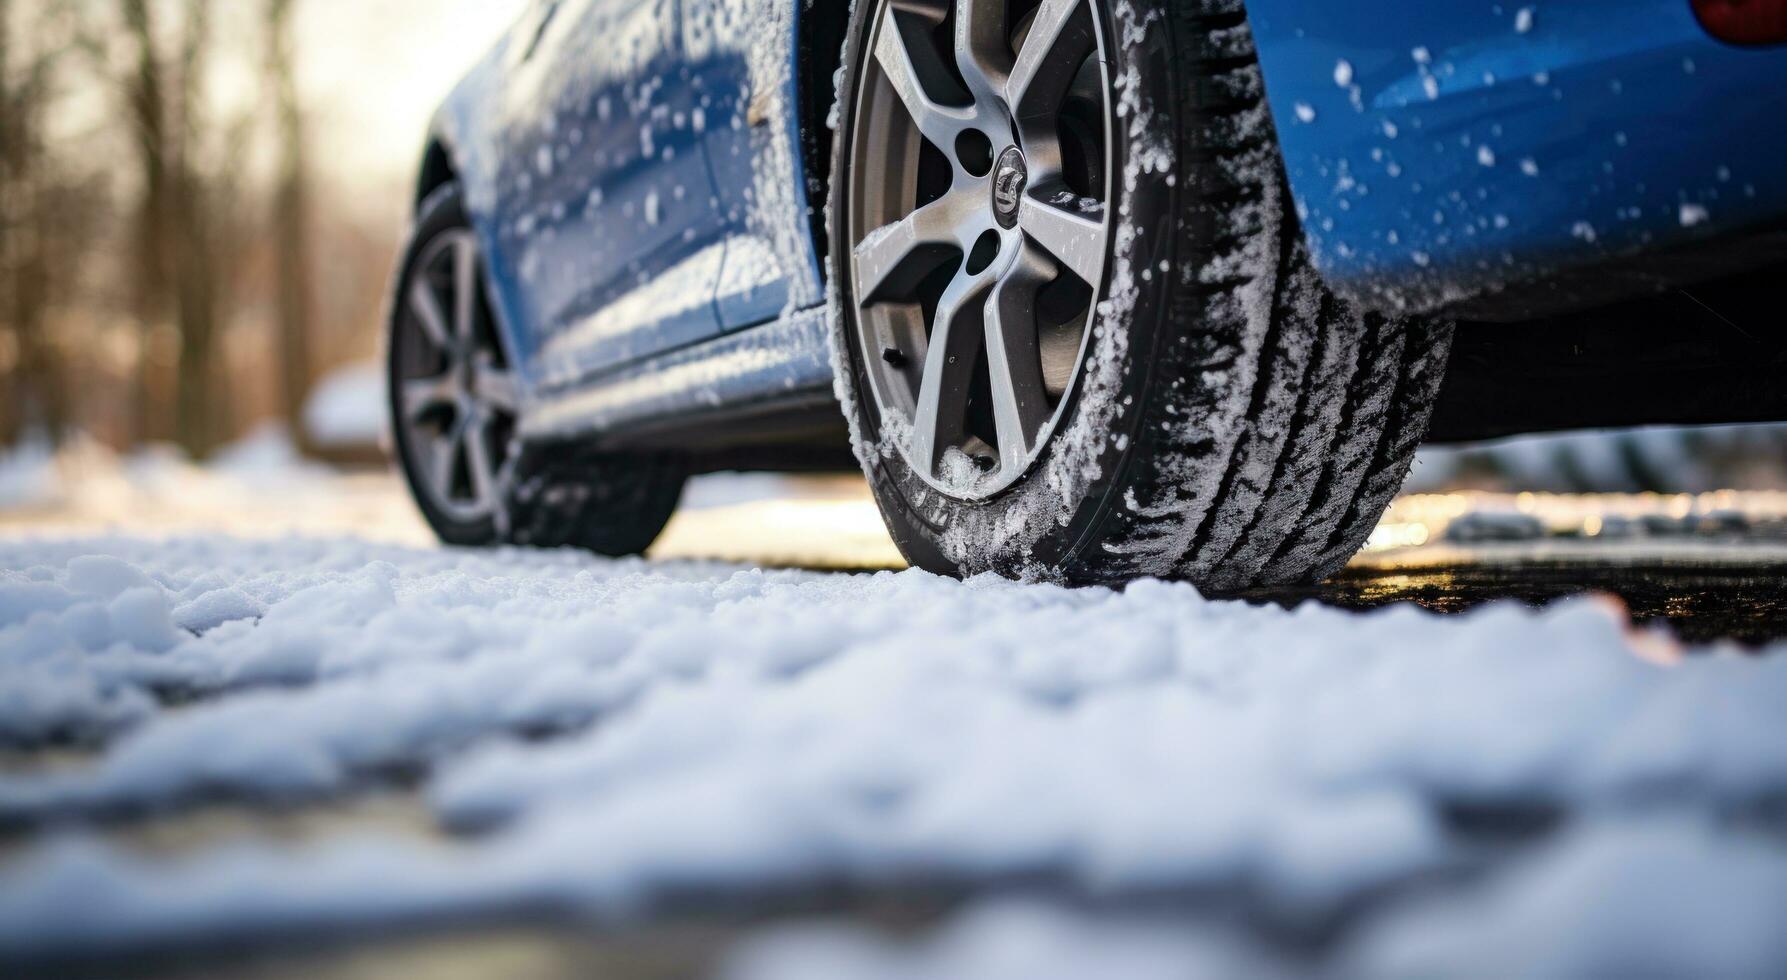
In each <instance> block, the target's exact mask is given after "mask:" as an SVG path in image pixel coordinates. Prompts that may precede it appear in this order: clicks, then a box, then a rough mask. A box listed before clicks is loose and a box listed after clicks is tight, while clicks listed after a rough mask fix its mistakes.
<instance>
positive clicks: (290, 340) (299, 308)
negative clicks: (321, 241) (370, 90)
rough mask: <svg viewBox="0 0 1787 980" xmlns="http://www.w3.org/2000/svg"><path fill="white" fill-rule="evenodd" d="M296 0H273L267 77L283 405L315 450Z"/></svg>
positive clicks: (303, 447) (297, 436)
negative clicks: (273, 125) (274, 161)
mask: <svg viewBox="0 0 1787 980" xmlns="http://www.w3.org/2000/svg"><path fill="white" fill-rule="evenodd" d="M294 6H295V4H294V2H293V0H267V18H266V19H267V81H268V85H269V87H270V88H271V89H272V96H273V108H274V112H275V117H276V122H277V127H278V133H277V137H276V139H277V146H278V169H277V173H276V175H275V178H274V179H275V186H274V189H273V228H272V233H273V259H274V265H275V267H274V271H273V275H274V296H275V303H274V305H275V315H276V318H277V322H278V329H279V367H280V382H281V398H282V400H281V405H282V409H283V414H284V416H285V422H286V429H287V431H288V432H290V433H291V436H292V438H293V440H295V441H296V443H297V445H298V449H299V451H301V452H304V453H306V454H308V453H309V452H310V451H311V448H312V447H311V445H310V438H309V432H308V431H307V430H306V428H305V426H304V401H305V398H306V397H307V396H308V395H309V393H310V386H311V383H312V381H313V380H314V377H313V374H312V370H313V369H312V359H311V350H310V338H311V331H312V330H313V327H314V324H313V323H312V317H313V315H314V313H313V307H312V303H311V282H312V280H311V268H310V226H309V206H310V186H309V179H310V175H309V171H308V168H307V166H306V163H305V132H304V113H303V106H302V103H301V102H300V101H299V98H298V85H297V77H296V76H297V73H296V70H295V66H294V64H293V59H292V10H293V7H294Z"/></svg>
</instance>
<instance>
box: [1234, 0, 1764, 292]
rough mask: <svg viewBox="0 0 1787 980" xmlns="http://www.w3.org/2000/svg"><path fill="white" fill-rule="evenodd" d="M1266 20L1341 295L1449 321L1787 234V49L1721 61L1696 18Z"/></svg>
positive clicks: (1659, 4) (1493, 8) (1278, 86)
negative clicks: (1544, 283)
mask: <svg viewBox="0 0 1787 980" xmlns="http://www.w3.org/2000/svg"><path fill="white" fill-rule="evenodd" d="M1248 6H1249V15H1250V19H1251V20H1252V23H1253V29H1254V34H1255V37H1256V39H1257V42H1258V46H1259V50H1260V58H1261V62H1262V65H1263V67H1264V69H1265V77H1266V90H1267V95H1268V97H1269V101H1270V103H1271V106H1272V111H1273V114H1274V116H1275V118H1276V119H1277V121H1278V130H1279V137H1280V141H1281V144H1282V146H1283V149H1284V156H1285V162H1286V167H1287V170H1288V171H1289V174H1290V179H1291V185H1292V190H1293V193H1294V195H1295V197H1296V200H1297V202H1298V206H1299V209H1300V212H1301V213H1302V215H1303V217H1304V222H1305V228H1306V230H1307V233H1308V237H1309V241H1310V244H1311V247H1312V251H1313V252H1314V256H1315V260H1316V265H1317V267H1318V268H1319V269H1321V270H1322V272H1323V273H1324V275H1325V276H1326V277H1327V278H1328V280H1329V281H1330V283H1331V284H1333V285H1335V286H1338V287H1340V288H1343V289H1350V290H1352V291H1354V292H1357V293H1364V294H1367V295H1369V296H1372V297H1374V298H1376V299H1378V300H1380V301H1384V302H1387V303H1389V304H1390V305H1405V306H1415V307H1424V306H1432V305H1434V304H1435V303H1437V302H1440V301H1443V300H1446V299H1452V298H1457V297H1459V296H1460V295H1461V294H1466V293H1470V292H1474V291H1478V290H1482V289H1485V288H1495V287H1497V286H1500V285H1502V284H1504V283H1507V282H1511V281H1519V280H1522V279H1527V278H1533V277H1538V276H1543V275H1548V274H1551V273H1554V272H1558V271H1562V270H1566V269H1569V268H1571V267H1575V266H1581V265H1586V264H1592V263H1595V262H1597V261H1601V260H1604V259H1606V258H1607V257H1609V256H1614V255H1620V254H1626V253H1631V252H1635V251H1640V250H1645V251H1648V250H1659V249H1665V248H1669V247H1672V246H1676V245H1682V244H1689V243H1693V242H1695V241H1699V240H1703V239H1706V238H1709V237H1712V236H1716V235H1720V234H1722V233H1725V232H1730V231H1733V230H1737V229H1741V228H1745V227H1749V226H1753V225H1757V224H1762V223H1767V222H1771V221H1778V220H1781V219H1783V218H1787V179H1783V178H1787V50H1783V49H1780V48H1774V49H1739V48H1733V47H1728V46H1725V45H1722V44H1720V43H1718V42H1716V41H1713V40H1711V39H1710V38H1708V37H1707V35H1706V34H1705V32H1704V31H1703V30H1702V29H1701V28H1700V26H1699V24H1698V23H1697V22H1696V21H1695V19H1694V15H1693V13H1692V11H1691V9H1690V8H1689V4H1688V2H1687V0H1568V2H1565V0H1553V2H1535V3H1527V4H1522V3H1518V2H1509V3H1502V4H1495V3H1489V2H1469V3H1464V2H1433V3H1407V2H1401V0H1396V2H1392V0H1350V2H1346V3H1329V2H1311V0H1250V2H1249V4H1248ZM1522 10H1525V11H1527V13H1526V15H1525V16H1524V17H1523V15H1522V14H1521V11H1522ZM1527 18H1530V20H1528V19H1527ZM1523 24H1525V25H1526V26H1527V28H1528V29H1527V30H1525V31H1522V30H1520V29H1519V28H1520V27H1521V26H1522V25H1523ZM1423 52H1424V53H1425V57H1426V62H1425V63H1422V61H1420V60H1419V55H1420V54H1421V53H1423ZM1343 61H1344V62H1345V63H1346V66H1347V67H1345V68H1342V67H1340V66H1341V63H1342V62H1343ZM1348 68H1350V72H1351V79H1350V84H1346V85H1343V84H1341V82H1342V81H1344V80H1346V75H1347V69H1348Z"/></svg>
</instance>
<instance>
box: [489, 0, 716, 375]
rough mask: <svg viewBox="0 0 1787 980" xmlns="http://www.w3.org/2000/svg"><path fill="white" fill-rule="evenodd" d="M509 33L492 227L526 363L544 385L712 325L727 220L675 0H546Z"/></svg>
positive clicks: (705, 332) (691, 336)
mask: <svg viewBox="0 0 1787 980" xmlns="http://www.w3.org/2000/svg"><path fill="white" fill-rule="evenodd" d="M547 8H550V9H547ZM535 18H537V19H535ZM513 43H514V44H515V45H518V46H524V49H525V50H524V53H523V55H522V56H521V57H520V58H519V59H518V60H517V61H516V62H515V63H514V64H513V65H512V67H511V68H510V71H509V77H508V79H507V83H506V85H505V89H504V93H503V99H504V103H505V104H504V106H503V110H502V111H503V116H504V118H505V119H506V120H508V121H509V125H508V127H507V139H508V141H509V143H508V146H507V148H506V152H505V153H504V154H503V156H502V162H501V164H500V167H501V168H502V169H501V173H500V175H499V179H498V191H497V201H496V204H495V207H496V211H497V217H498V220H497V221H496V222H495V235H496V239H497V248H496V250H497V251H498V252H499V253H500V255H501V257H502V258H503V259H504V260H506V261H507V263H508V265H509V270H508V271H509V273H510V274H511V275H512V277H513V280H514V281H517V282H519V283H521V285H522V290H521V291H522V292H523V293H524V294H525V298H524V300H523V301H522V302H521V303H518V304H516V305H517V306H518V307H519V313H518V315H519V316H520V317H521V318H522V319H523V320H524V322H525V329H526V330H527V331H528V332H529V333H530V334H531V335H532V339H533V341H534V342H533V344H531V345H530V348H531V349H532V352H533V363H531V364H530V365H529V367H530V372H529V373H530V374H532V375H533V376H534V377H535V378H537V379H538V383H539V384H540V385H541V387H542V388H544V389H548V390H550V389H552V388H557V387H563V386H566V385H572V384H575V383H577V382H579V381H581V380H583V379H585V378H588V377H589V376H591V375H593V374H596V373H599V372H601V371H603V370H605V369H609V368H612V367H615V366H618V365H620V364H624V363H626V362H628V361H631V360H636V359H638V358H640V357H645V356H649V355H651V354H653V353H657V352H660V351H663V350H667V349H670V348H674V347H677V346H681V345H684V344H687V343H691V342H694V341H697V340H700V339H703V338H706V337H710V336H713V335H714V334H716V333H717V332H718V330H719V321H718V318H717V316H716V314H715V309H714V303H713V299H714V296H713V293H714V289H715V286H716V284H717V282H718V281H719V278H720V273H721V270H722V265H723V259H724V254H725V242H724V238H723V231H724V227H723V224H722V222H721V219H720V213H719V210H718V207H717V204H718V201H717V195H716V189H715V187H714V184H713V176H712V172H711V171H710V169H709V168H708V165H707V159H706V157H705V154H704V151H703V147H702V146H701V142H700V132H701V127H700V124H699V120H700V105H699V100H700V97H701V96H700V92H699V78H700V75H701V73H700V71H699V70H697V68H696V67H695V66H693V65H691V63H690V62H689V60H688V58H687V52H686V51H685V50H684V47H683V43H682V38H681V31H680V18H679V10H678V2H677V0H644V2H640V0H558V2H557V3H547V4H544V5H543V8H541V9H540V10H538V11H536V12H534V13H533V17H532V18H530V20H528V21H524V22H523V24H522V26H521V28H520V29H519V30H518V31H517V35H516V37H515V38H514V42H513Z"/></svg>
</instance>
